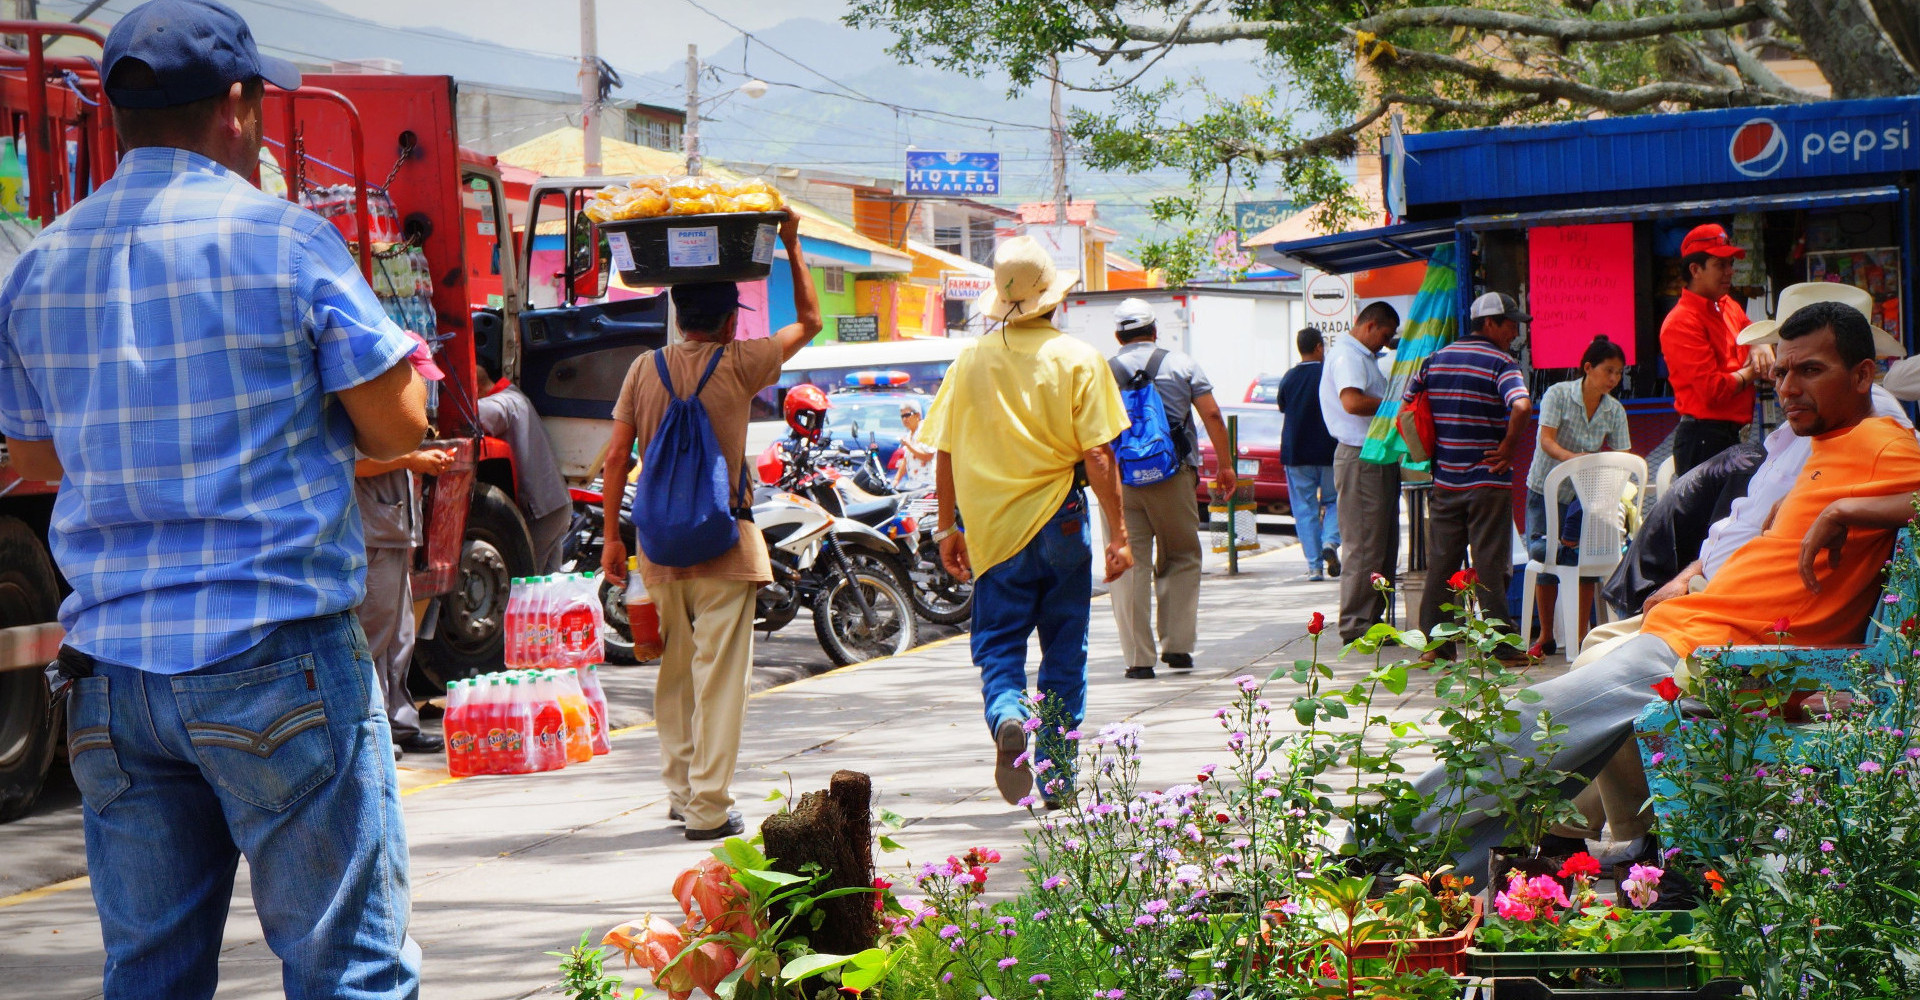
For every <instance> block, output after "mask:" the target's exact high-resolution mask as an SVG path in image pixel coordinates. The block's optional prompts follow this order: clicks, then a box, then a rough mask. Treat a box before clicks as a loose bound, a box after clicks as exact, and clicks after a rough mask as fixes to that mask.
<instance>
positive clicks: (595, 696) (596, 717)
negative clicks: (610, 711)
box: [580, 663, 613, 757]
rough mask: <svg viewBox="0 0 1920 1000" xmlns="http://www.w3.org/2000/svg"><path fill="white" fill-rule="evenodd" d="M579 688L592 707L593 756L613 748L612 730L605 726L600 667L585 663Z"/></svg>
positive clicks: (603, 692)
mask: <svg viewBox="0 0 1920 1000" xmlns="http://www.w3.org/2000/svg"><path fill="white" fill-rule="evenodd" d="M580 688H581V690H582V691H583V692H585V693H586V696H587V706H588V707H589V708H592V709H593V753H594V756H596V757H597V756H599V755H600V754H603V753H607V752H608V751H610V750H612V749H613V742H612V741H613V731H612V730H610V729H608V728H607V692H606V691H605V690H603V689H602V688H601V687H600V669H599V668H598V667H596V666H594V665H593V664H591V663H589V664H587V667H586V669H585V670H582V671H580Z"/></svg>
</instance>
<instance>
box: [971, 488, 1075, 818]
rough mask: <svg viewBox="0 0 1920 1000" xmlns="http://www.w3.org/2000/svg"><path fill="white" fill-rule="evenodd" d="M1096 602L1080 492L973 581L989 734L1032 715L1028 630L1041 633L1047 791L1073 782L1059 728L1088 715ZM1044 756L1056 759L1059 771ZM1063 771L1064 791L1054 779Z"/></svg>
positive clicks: (1042, 781)
mask: <svg viewBox="0 0 1920 1000" xmlns="http://www.w3.org/2000/svg"><path fill="white" fill-rule="evenodd" d="M1092 600H1093V549H1092V543H1091V541H1089V538H1088V533H1087V500H1086V497H1085V496H1084V495H1083V494H1081V492H1080V491H1078V490H1075V491H1074V492H1073V493H1072V494H1071V495H1070V496H1068V497H1067V502H1066V503H1065V504H1062V505H1061V507H1060V510H1059V511H1058V512H1057V513H1055V514H1054V515H1053V517H1051V518H1049V519H1048V520H1047V523H1046V524H1044V525H1042V526H1041V528H1040V533H1039V534H1037V535H1035V536H1034V537H1033V540H1032V541H1030V542H1028V543H1027V544H1026V547H1025V548H1023V549H1021V550H1020V551H1019V552H1017V553H1015V554H1014V555H1013V557H1012V558H1010V559H1008V560H1007V561H1006V562H1003V563H1000V564H998V565H996V566H994V567H992V568H991V569H988V570H987V571H986V572H985V573H982V574H980V577H979V579H977V580H975V581H974V584H973V639H972V643H973V662H974V663H975V664H976V665H978V666H979V668H980V694H981V696H982V698H984V699H985V701H986V706H987V729H988V731H989V732H991V731H992V730H993V729H994V728H995V727H996V726H998V725H999V724H1000V722H1001V721H1002V720H1005V719H1010V718H1011V719H1024V718H1026V717H1027V716H1028V715H1029V714H1030V713H1029V712H1028V709H1027V706H1026V704H1025V701H1024V699H1025V697H1026V693H1027V636H1029V635H1031V634H1032V633H1033V632H1034V631H1035V630H1038V631H1039V633H1040V679H1039V686H1040V693H1041V694H1042V695H1043V696H1044V698H1043V699H1042V701H1041V705H1040V710H1041V713H1042V715H1041V717H1042V718H1043V719H1045V720H1046V724H1045V725H1043V726H1042V727H1041V728H1040V730H1039V733H1038V736H1037V738H1036V739H1035V741H1034V762H1035V763H1034V766H1035V768H1036V769H1039V775H1040V777H1039V780H1038V781H1036V784H1037V785H1039V786H1040V789H1041V791H1042V792H1043V793H1045V794H1047V795H1053V794H1056V793H1057V792H1058V791H1064V790H1066V789H1068V788H1071V787H1072V785H1073V780H1072V777H1071V772H1072V770H1073V754H1074V752H1075V751H1074V750H1073V749H1072V747H1071V745H1070V744H1069V743H1068V742H1067V741H1066V740H1064V739H1063V738H1062V737H1061V734H1060V730H1062V729H1076V728H1078V727H1079V725H1080V723H1081V722H1083V721H1085V719H1086V717H1087V615H1088V613H1089V611H1090V607H1089V602H1090V601H1092ZM1041 761H1052V762H1054V766H1055V768H1057V769H1058V770H1057V772H1056V771H1049V770H1046V769H1045V767H1044V766H1043V765H1042V764H1041V763H1040V762H1041ZM1056 774H1060V775H1065V777H1064V778H1063V781H1064V784H1063V785H1062V787H1061V788H1060V789H1052V788H1049V786H1048V781H1049V780H1051V779H1052V778H1053V777H1054V776H1055V775H1056Z"/></svg>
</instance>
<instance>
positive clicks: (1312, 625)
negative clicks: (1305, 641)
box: [1307, 611, 1327, 635]
mask: <svg viewBox="0 0 1920 1000" xmlns="http://www.w3.org/2000/svg"><path fill="white" fill-rule="evenodd" d="M1326 627H1327V616H1326V615H1323V614H1321V613H1320V612H1318V611H1315V612H1314V613H1313V617H1312V618H1309V619H1307V634H1308V635H1319V634H1320V633H1321V632H1323V631H1325V630H1326Z"/></svg>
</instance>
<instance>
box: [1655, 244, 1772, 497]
mask: <svg viewBox="0 0 1920 1000" xmlns="http://www.w3.org/2000/svg"><path fill="white" fill-rule="evenodd" d="M1746 255H1747V252H1746V251H1745V250H1743V249H1741V248H1740V247H1737V246H1734V245H1733V244H1732V243H1730V242H1728V240H1727V231H1726V230H1725V229H1722V228H1721V227H1719V226H1717V225H1714V224H1713V223H1708V224H1706V225H1704V226H1695V227H1694V228H1693V230H1692V231H1691V232H1689V233H1687V238H1686V239H1685V240H1683V241H1681V243H1680V266H1681V267H1682V268H1684V269H1685V270H1686V287H1685V288H1684V289H1682V290H1681V291H1680V301H1679V303H1678V304H1676V305H1675V306H1674V307H1673V311H1672V312H1670V313H1668V314H1667V318H1666V321H1665V322H1663V323H1661V324H1660V353H1661V354H1662V355H1663V356H1665V358H1666V359H1667V378H1668V380H1669V381H1671V382H1672V383H1673V408H1674V409H1675V410H1678V411H1679V413H1680V426H1679V427H1677V428H1675V429H1674V432H1673V474H1674V475H1675V476H1679V475H1682V474H1684V473H1685V472H1686V471H1687V470H1688V469H1691V468H1693V467H1694V466H1696V465H1699V464H1700V463H1701V462H1704V461H1706V460H1707V459H1709V458H1712V457H1713V456H1715V455H1718V454H1720V453H1721V452H1722V451H1725V450H1726V449H1727V448H1729V447H1732V446H1733V445H1734V444H1736V443H1738V442H1739V440H1740V435H1741V433H1742V432H1744V431H1745V430H1746V427H1747V424H1748V423H1749V422H1750V421H1752V420H1753V386H1754V383H1756V382H1758V381H1760V380H1761V379H1763V378H1765V377H1766V376H1765V372H1767V371H1768V370H1770V369H1771V367H1772V365H1773V352H1772V351H1771V350H1770V349H1768V348H1765V347H1756V348H1752V349H1751V350H1750V349H1749V348H1745V347H1742V346H1740V345H1739V344H1738V343H1737V342H1736V341H1735V339H1734V338H1735V337H1736V336H1738V334H1739V333H1740V331H1741V330H1742V329H1744V328H1745V327H1746V325H1747V323H1748V322H1749V320H1748V319H1747V313H1746V310H1744V309H1741V308H1740V304H1739V303H1738V302H1735V301H1734V300H1733V299H1732V298H1731V297H1729V296H1728V294H1727V293H1728V292H1729V291H1731V290H1732V289H1733V262H1734V261H1735V260H1737V259H1739V258H1742V257H1745V256H1746Z"/></svg>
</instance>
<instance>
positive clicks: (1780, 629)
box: [1767, 615, 1793, 635]
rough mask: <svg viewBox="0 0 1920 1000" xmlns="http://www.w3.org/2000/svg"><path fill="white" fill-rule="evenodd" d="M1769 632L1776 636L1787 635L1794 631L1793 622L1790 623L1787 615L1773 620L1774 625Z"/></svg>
mask: <svg viewBox="0 0 1920 1000" xmlns="http://www.w3.org/2000/svg"><path fill="white" fill-rule="evenodd" d="M1767 631H1769V632H1772V633H1773V634H1774V635H1786V634H1787V633H1789V632H1791V631H1793V622H1792V621H1790V620H1789V619H1788V618H1787V616H1786V615H1781V616H1780V617H1778V618H1775V619H1774V620H1773V625H1772V626H1771V627H1769V628H1768V629H1767Z"/></svg>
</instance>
